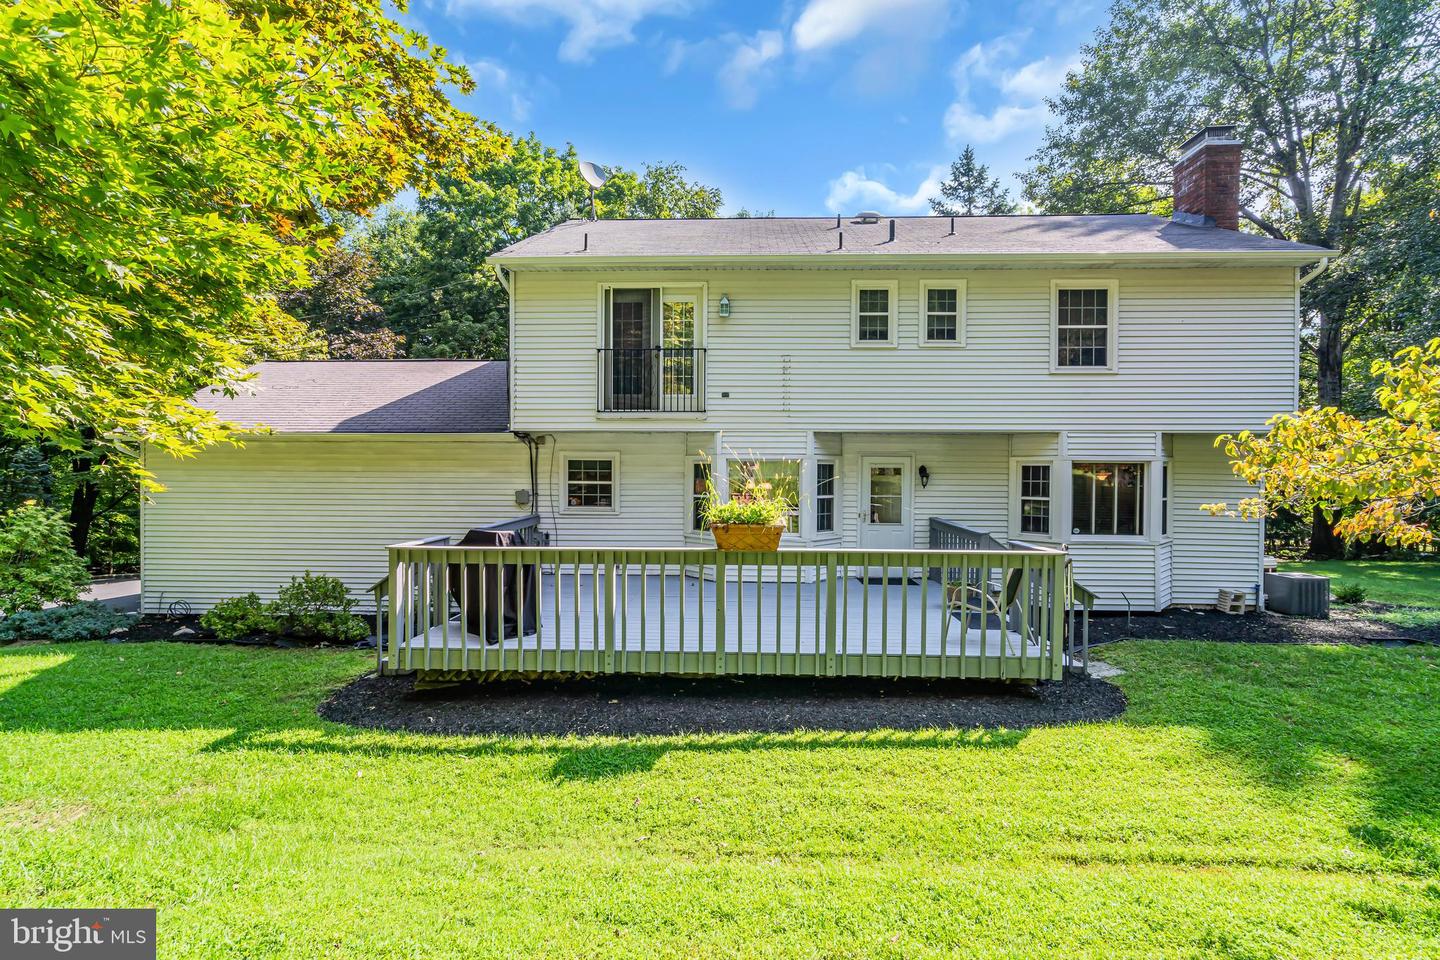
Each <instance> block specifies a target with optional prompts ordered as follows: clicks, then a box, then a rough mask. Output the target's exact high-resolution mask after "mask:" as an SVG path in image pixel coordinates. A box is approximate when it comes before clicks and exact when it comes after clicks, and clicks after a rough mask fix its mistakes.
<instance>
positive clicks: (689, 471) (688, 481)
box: [681, 457, 715, 538]
mask: <svg viewBox="0 0 1440 960" xmlns="http://www.w3.org/2000/svg"><path fill="white" fill-rule="evenodd" d="M701 464H709V466H710V481H711V482H712V483H714V482H715V463H714V461H713V460H711V459H710V458H708V457H686V458H685V498H684V499H685V515H684V518H683V520H682V527H681V529H682V530H684V531H685V536H687V537H706V538H708V537H709V536H710V531H709V530H696V529H695V528H694V527H693V526H691V524H690V521H691V519H692V516H693V514H692V513H691V511H692V510H693V508H694V504H695V492H694V489H693V486H692V485H693V484H694V483H695V468H696V467H697V466H700V465H701Z"/></svg>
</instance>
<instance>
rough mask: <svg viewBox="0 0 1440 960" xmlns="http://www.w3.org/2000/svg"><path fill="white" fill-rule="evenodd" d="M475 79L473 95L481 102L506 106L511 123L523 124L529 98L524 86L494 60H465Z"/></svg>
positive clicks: (527, 111) (528, 108) (528, 106)
mask: <svg viewBox="0 0 1440 960" xmlns="http://www.w3.org/2000/svg"><path fill="white" fill-rule="evenodd" d="M465 66H466V67H467V68H468V69H469V71H470V76H472V77H474V78H475V93H474V94H473V96H475V97H477V98H478V99H479V100H480V101H481V102H484V103H493V104H497V105H498V104H500V103H505V104H508V107H509V111H510V116H509V120H510V121H511V122H512V123H524V122H525V120H526V119H528V118H529V116H530V96H529V94H528V93H527V92H526V90H525V88H524V85H523V84H522V83H520V81H519V80H518V78H516V76H515V75H514V74H513V73H511V72H510V70H508V69H507V68H506V67H505V66H504V65H503V64H500V63H497V62H495V61H494V60H466V61H465Z"/></svg>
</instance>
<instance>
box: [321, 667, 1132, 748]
mask: <svg viewBox="0 0 1440 960" xmlns="http://www.w3.org/2000/svg"><path fill="white" fill-rule="evenodd" d="M1124 710H1125V695H1124V694H1123V693H1122V692H1121V691H1120V689H1119V688H1118V687H1116V686H1113V685H1112V684H1109V683H1106V682H1104V681H1103V680H1096V679H1092V678H1090V677H1079V676H1075V677H1070V678H1068V679H1066V680H1064V681H1058V682H1043V683H1038V684H1034V685H1033V686H1028V687H1022V686H1018V685H1008V684H1000V683H980V682H973V681H954V680H869V679H864V680H862V679H850V678H830V679H804V680H801V679H789V678H777V677H706V678H685V677H640V676H634V675H611V676H602V677H583V678H574V679H569V680H556V679H542V680H532V681H524V680H498V681H490V682H485V683H466V684H457V685H455V686H450V687H444V688H439V689H429V690H423V689H422V690H416V689H415V678H414V677H410V676H401V677H377V676H375V675H373V674H371V675H368V676H364V677H361V678H360V679H358V680H356V681H354V682H353V683H350V684H348V685H346V686H344V687H342V688H340V689H339V690H337V691H335V693H333V694H332V695H331V696H330V697H329V699H327V700H326V701H325V702H324V703H322V704H321V705H320V709H319V712H320V716H322V717H324V718H325V719H327V720H332V721H334V722H336V723H344V724H349V725H351V726H358V727H369V728H375V729H382V730H407V731H413V732H420V733H441V734H505V735H516V734H519V735H537V736H538V735H562V736H563V735H566V734H579V735H612V736H628V735H634V734H649V735H666V734H681V733H791V732H794V731H800V730H809V731H823V730H834V731H846V732H859V731H869V730H879V729H894V730H929V729H935V728H957V729H967V730H968V729H973V728H975V727H987V728H997V727H1003V728H1006V729H1009V730H1023V729H1027V728H1030V727H1040V726H1056V725H1060V724H1071V723H1087V722H1094V721H1099V720H1108V719H1110V718H1112V717H1116V716H1119V715H1120V714H1121V713H1122V712H1124Z"/></svg>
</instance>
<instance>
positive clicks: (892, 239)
mask: <svg viewBox="0 0 1440 960" xmlns="http://www.w3.org/2000/svg"><path fill="white" fill-rule="evenodd" d="M890 242H891V243H894V242H895V221H894V220H893V219H892V220H891V221H890Z"/></svg>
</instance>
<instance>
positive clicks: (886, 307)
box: [850, 280, 897, 347]
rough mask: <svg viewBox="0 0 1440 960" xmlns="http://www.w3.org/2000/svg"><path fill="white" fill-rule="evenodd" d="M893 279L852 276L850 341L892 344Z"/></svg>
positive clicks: (894, 296) (893, 340) (858, 343)
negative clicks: (883, 279)
mask: <svg viewBox="0 0 1440 960" xmlns="http://www.w3.org/2000/svg"><path fill="white" fill-rule="evenodd" d="M896 293H897V285H896V284H895V283H894V282H893V281H874V280H855V281H853V282H852V283H851V285H850V314H851V322H850V342H851V344H853V345H854V346H857V347H893V346H895V301H896V299H897V296H896Z"/></svg>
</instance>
